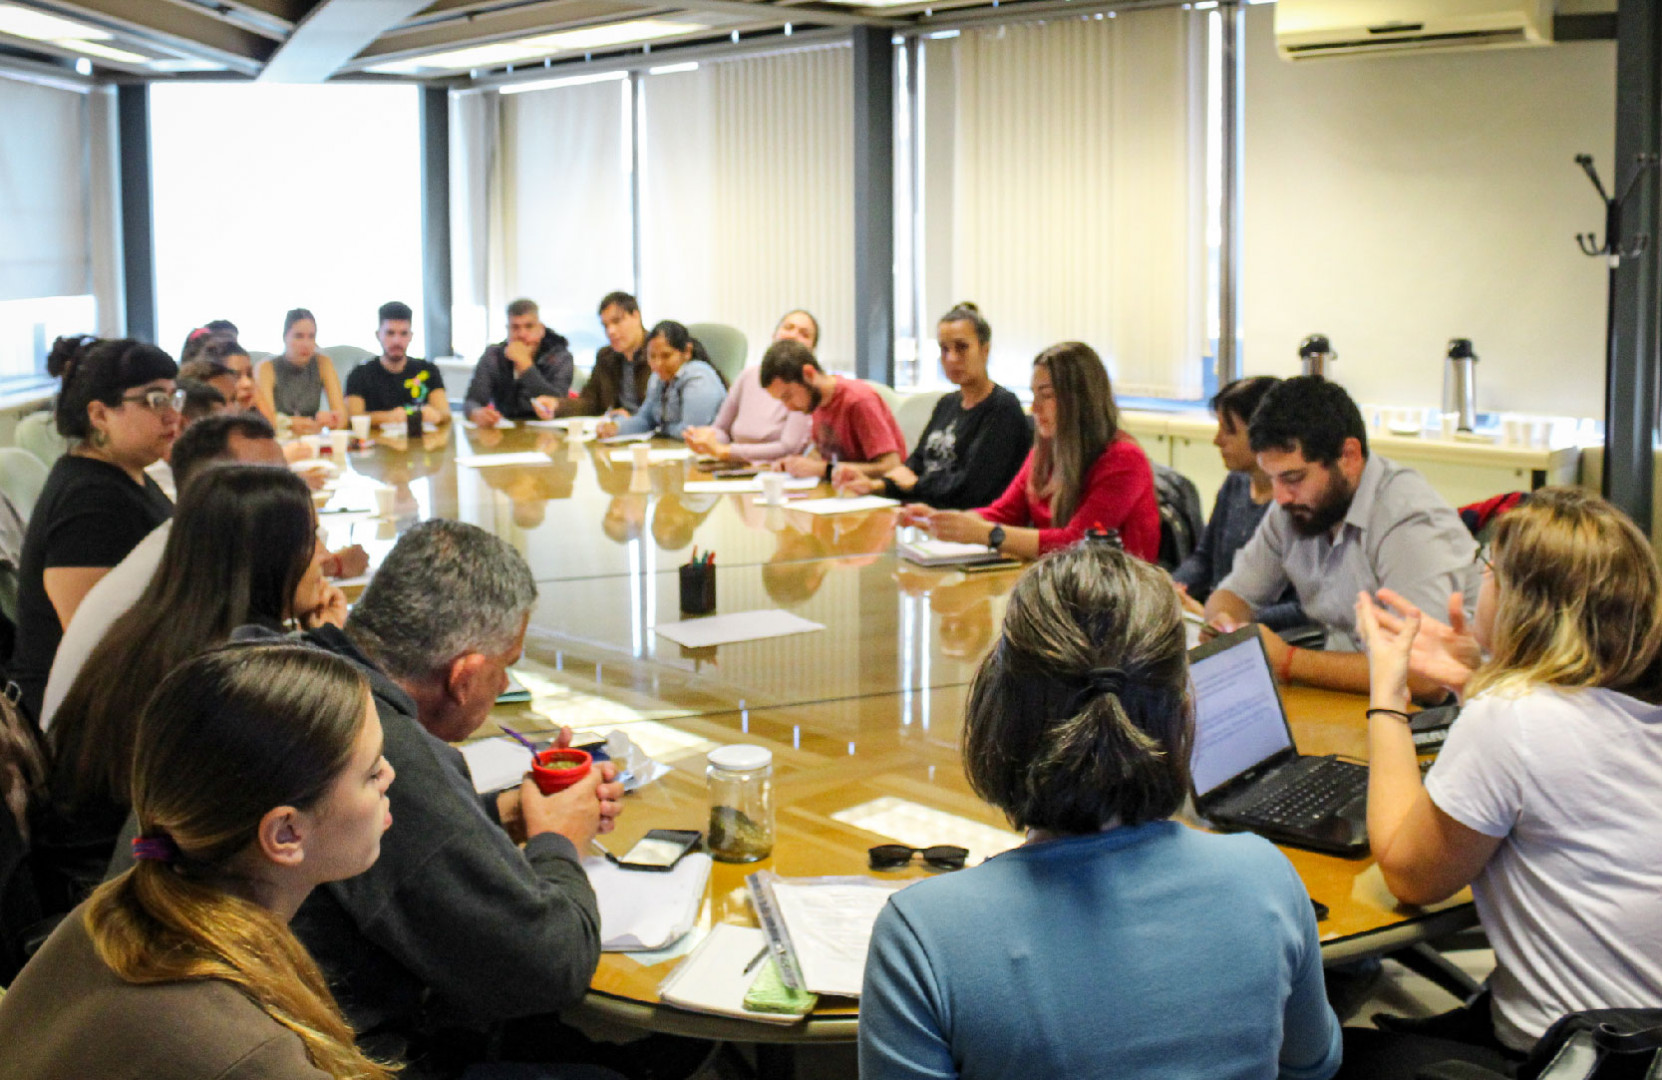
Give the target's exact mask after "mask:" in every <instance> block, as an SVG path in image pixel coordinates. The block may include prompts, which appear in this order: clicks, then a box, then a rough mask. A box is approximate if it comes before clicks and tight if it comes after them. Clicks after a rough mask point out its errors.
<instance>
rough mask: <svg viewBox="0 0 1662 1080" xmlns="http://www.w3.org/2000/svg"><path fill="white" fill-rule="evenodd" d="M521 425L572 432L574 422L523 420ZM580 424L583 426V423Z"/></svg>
mask: <svg viewBox="0 0 1662 1080" xmlns="http://www.w3.org/2000/svg"><path fill="white" fill-rule="evenodd" d="M520 423H522V424H524V425H525V426H526V427H534V428H566V429H567V430H570V425H571V424H572V423H573V421H570V420H521V421H520ZM578 423H579V426H581V422H580V421H579V422H578Z"/></svg>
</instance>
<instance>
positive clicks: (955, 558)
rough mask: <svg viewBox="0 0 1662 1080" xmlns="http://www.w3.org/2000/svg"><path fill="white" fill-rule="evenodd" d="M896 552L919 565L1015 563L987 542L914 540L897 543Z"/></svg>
mask: <svg viewBox="0 0 1662 1080" xmlns="http://www.w3.org/2000/svg"><path fill="white" fill-rule="evenodd" d="M895 553H896V554H898V555H899V556H900V557H901V558H903V559H905V560H906V561H907V562H914V563H917V564H918V565H919V566H981V565H985V564H988V563H1008V564H1010V565H1015V563H1016V561H1017V560H1015V559H1012V558H1009V557H1008V556H1005V555H1002V554H1000V553H999V552H997V551H993V550H991V549H990V548H988V547H987V545H986V544H957V543H953V542H952V541H950V540H914V541H912V542H910V543H903V544H896V545H895Z"/></svg>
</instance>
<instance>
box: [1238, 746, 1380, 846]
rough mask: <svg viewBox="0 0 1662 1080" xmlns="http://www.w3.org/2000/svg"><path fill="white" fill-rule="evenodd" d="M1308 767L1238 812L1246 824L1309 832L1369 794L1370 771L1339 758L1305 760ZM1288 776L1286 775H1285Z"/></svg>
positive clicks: (1271, 787)
mask: <svg viewBox="0 0 1662 1080" xmlns="http://www.w3.org/2000/svg"><path fill="white" fill-rule="evenodd" d="M1303 760H1304V761H1307V762H1309V763H1310V764H1309V765H1308V766H1307V767H1304V768H1301V769H1296V770H1287V771H1288V772H1292V773H1293V775H1292V776H1288V777H1287V779H1286V782H1285V783H1283V784H1273V783H1272V784H1269V785H1266V788H1265V789H1262V790H1261V794H1260V795H1259V797H1258V798H1256V799H1254V800H1253V801H1252V802H1251V803H1249V804H1247V805H1246V806H1243V807H1241V808H1240V810H1239V811H1238V813H1239V815H1240V818H1241V820H1242V821H1243V822H1246V823H1248V824H1256V825H1280V826H1286V827H1291V828H1295V829H1310V828H1314V827H1315V826H1316V825H1318V824H1320V823H1321V822H1323V821H1325V820H1327V819H1328V818H1330V817H1332V816H1333V815H1334V814H1335V813H1337V812H1338V811H1339V810H1340V809H1342V808H1343V807H1344V806H1346V805H1347V804H1349V803H1350V802H1352V801H1354V800H1355V799H1357V798H1358V797H1359V796H1363V795H1366V793H1367V776H1368V771H1367V769H1366V768H1365V767H1363V766H1360V765H1357V764H1356V763H1355V762H1350V761H1339V760H1337V759H1336V758H1305V759H1303ZM1283 775H1285V773H1283Z"/></svg>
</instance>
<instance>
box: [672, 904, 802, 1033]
mask: <svg viewBox="0 0 1662 1080" xmlns="http://www.w3.org/2000/svg"><path fill="white" fill-rule="evenodd" d="M766 951H767V936H766V935H765V934H763V933H762V931H760V930H758V929H756V928H755V927H752V926H734V925H733V924H732V923H717V924H716V925H715V926H713V927H711V928H710V936H709V937H706V938H705V939H704V940H703V941H702V942H700V943H699V946H698V948H696V949H694V950H693V952H692V955H691V956H688V957H687V958H686V959H685V960H683V961H681V965H680V966H679V967H677V968H676V969H675V970H674V971H673V972H671V973H670V976H669V978H667V979H665V980H664V982H663V985H661V986H659V987H658V997H659V999H660V1000H662V1001H664V1002H665V1003H667V1004H670V1005H674V1006H676V1007H677V1008H681V1009H689V1010H691V1011H693V1012H701V1013H711V1014H713V1015H715V1016H737V1017H742V1018H744V1019H746V1020H760V1021H762V1022H764V1023H768V1024H794V1023H796V1022H797V1021H798V1020H800V1019H802V1017H801V1016H800V1015H791V1014H787V1013H779V1012H763V1011H761V1010H758V1009H750V1008H746V1007H745V1003H744V999H745V995H746V994H747V993H748V992H749V991H750V988H751V986H752V985H753V984H755V982H756V981H757V980H758V979H759V978H761V977H762V976H763V974H764V972H763V969H764V968H765V967H766V966H767V965H768V964H771V963H772V961H770V960H767V959H766ZM758 957H761V961H760V962H758Z"/></svg>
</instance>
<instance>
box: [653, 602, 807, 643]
mask: <svg viewBox="0 0 1662 1080" xmlns="http://www.w3.org/2000/svg"><path fill="white" fill-rule="evenodd" d="M654 629H656V630H657V631H658V633H659V634H660V635H662V636H664V637H667V638H669V639H670V640H671V641H673V642H676V643H677V644H680V645H685V646H686V647H687V648H689V649H703V648H708V647H709V646H711V645H732V644H734V643H736V642H740V641H757V640H760V639H762V638H772V637H788V636H789V635H791V634H806V633H810V632H812V631H814V630H824V629H825V626H824V624H822V623H817V622H811V621H809V620H808V619H804V618H803V617H802V616H800V615H793V614H791V613H790V612H788V611H780V610H772V611H769V610H765V609H764V610H762V611H739V612H735V613H734V614H732V615H713V616H710V617H708V618H703V619H688V620H687V621H686V622H677V623H659V624H658V625H657V626H656V627H655V628H654Z"/></svg>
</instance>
